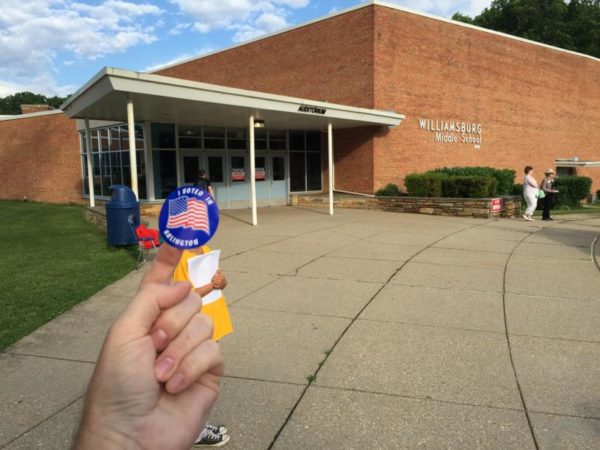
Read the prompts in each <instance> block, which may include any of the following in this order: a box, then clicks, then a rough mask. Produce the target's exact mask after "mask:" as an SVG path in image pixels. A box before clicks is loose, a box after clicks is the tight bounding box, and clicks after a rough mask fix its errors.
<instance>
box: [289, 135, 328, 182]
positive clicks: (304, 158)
mask: <svg viewBox="0 0 600 450" xmlns="http://www.w3.org/2000/svg"><path fill="white" fill-rule="evenodd" d="M321 179H322V174H321V133H320V132H318V131H299V130H297V131H290V189H291V191H295V192H298V191H300V192H301V191H320V190H321V189H322V181H321Z"/></svg>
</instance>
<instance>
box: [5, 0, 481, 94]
mask: <svg viewBox="0 0 600 450" xmlns="http://www.w3.org/2000/svg"><path fill="white" fill-rule="evenodd" d="M363 2H364V1H361V0H329V1H324V0H95V1H92V0H20V1H15V0H0V97H3V96H6V95H10V94H13V93H15V92H20V91H25V90H28V91H32V92H36V93H40V94H45V95H67V94H70V93H72V92H74V91H75V90H77V89H78V88H79V87H80V86H81V85H82V84H84V83H85V82H86V81H87V80H89V79H90V78H91V77H92V76H93V75H94V74H95V73H96V72H98V71H99V70H100V69H102V67H104V66H111V67H120V68H124V69H129V70H137V71H148V70H152V69H155V68H158V67H160V66H162V65H165V64H169V63H173V62H176V61H179V60H183V59H187V58H190V57H193V56H199V55H201V54H203V53H207V52H211V51H216V50H219V49H223V48H226V47H229V46H231V45H235V44H238V43H241V42H244V41H247V40H249V39H253V38H256V37H259V36H261V35H264V34H267V33H272V32H275V31H278V30H281V29H283V28H286V27H289V26H293V25H298V24H301V23H304V22H307V21H310V20H313V19H316V18H319V17H322V16H325V15H327V14H330V13H332V12H334V11H339V10H343V9H346V8H349V7H352V6H356V5H358V4H360V3H363ZM388 3H393V4H397V5H399V6H403V7H406V8H411V9H414V10H417V11H423V12H427V13H430V14H434V15H437V16H441V17H450V16H452V14H454V13H455V12H457V11H460V12H462V13H463V14H469V15H471V16H473V15H477V14H478V13H479V12H481V11H482V10H483V8H485V7H487V6H488V5H489V3H490V0H388Z"/></svg>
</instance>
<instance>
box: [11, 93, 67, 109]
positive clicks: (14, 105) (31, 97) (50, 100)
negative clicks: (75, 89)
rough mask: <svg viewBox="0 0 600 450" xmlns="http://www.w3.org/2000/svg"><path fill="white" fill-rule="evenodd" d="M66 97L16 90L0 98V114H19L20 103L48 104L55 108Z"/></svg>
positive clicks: (58, 106)
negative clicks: (12, 93)
mask: <svg viewBox="0 0 600 450" xmlns="http://www.w3.org/2000/svg"><path fill="white" fill-rule="evenodd" d="M67 98H68V96H67V97H58V96H56V95H55V96H54V97H46V96H45V95H41V94H34V93H32V92H18V93H16V94H14V95H8V96H6V97H4V98H0V114H21V105H23V104H30V105H50V106H52V107H53V108H55V109H58V108H60V105H62V104H63V103H64V102H65V100H66V99H67Z"/></svg>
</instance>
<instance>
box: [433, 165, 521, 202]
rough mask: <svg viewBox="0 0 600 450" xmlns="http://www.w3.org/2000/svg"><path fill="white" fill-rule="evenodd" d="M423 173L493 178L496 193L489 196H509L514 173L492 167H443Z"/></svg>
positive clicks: (513, 181)
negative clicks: (495, 181)
mask: <svg viewBox="0 0 600 450" xmlns="http://www.w3.org/2000/svg"><path fill="white" fill-rule="evenodd" d="M425 173H443V174H446V175H449V176H475V177H493V178H495V179H496V180H497V182H498V188H497V192H495V193H493V194H490V195H496V194H499V195H510V194H511V192H512V187H513V184H514V183H515V176H516V172H515V171H514V170H511V169H494V168H493V167H443V168H441V169H434V170H430V171H428V172H425Z"/></svg>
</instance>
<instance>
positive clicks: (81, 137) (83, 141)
mask: <svg viewBox="0 0 600 450" xmlns="http://www.w3.org/2000/svg"><path fill="white" fill-rule="evenodd" d="M79 143H80V144H79V145H80V147H79V148H81V153H83V154H84V155H85V154H86V153H87V142H86V139H85V131H82V132H80V133H79Z"/></svg>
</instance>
